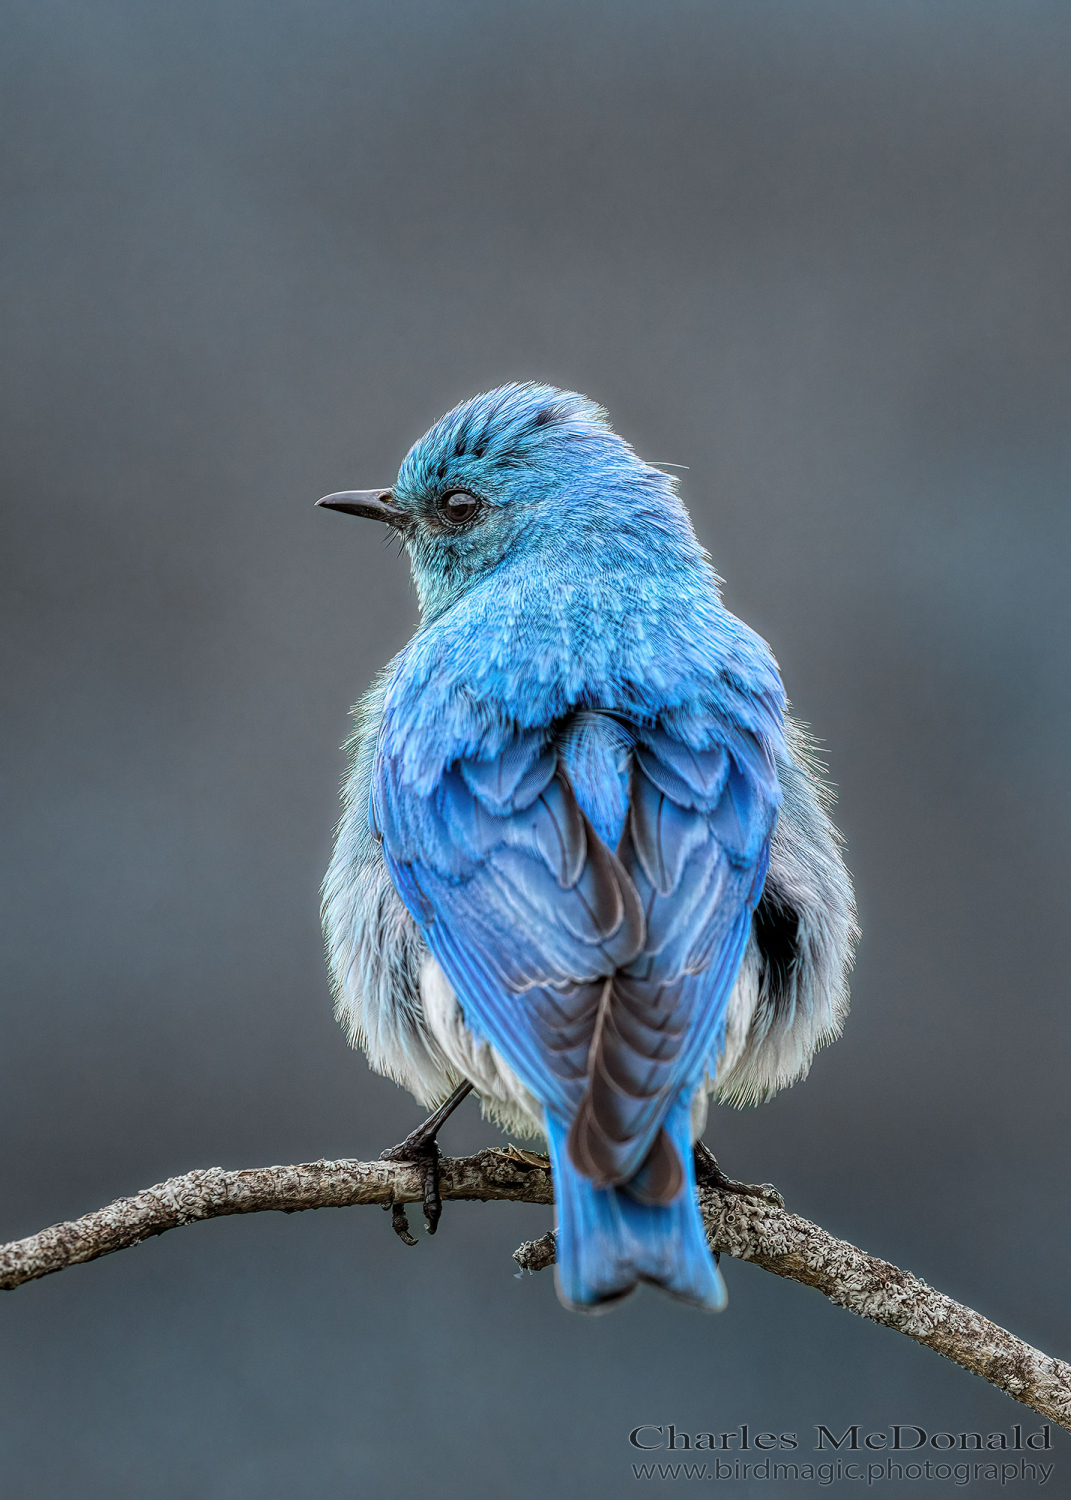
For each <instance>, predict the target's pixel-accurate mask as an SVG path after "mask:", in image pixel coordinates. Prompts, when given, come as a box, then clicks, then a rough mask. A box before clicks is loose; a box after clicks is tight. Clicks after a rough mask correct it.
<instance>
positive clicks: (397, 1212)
mask: <svg viewBox="0 0 1071 1500" xmlns="http://www.w3.org/2000/svg"><path fill="white" fill-rule="evenodd" d="M384 1207H385V1208H389V1209H390V1227H391V1228H392V1229H393V1230H394V1233H395V1234H396V1235H397V1236H398V1238H399V1239H400V1240H401V1242H402V1244H403V1245H415V1244H416V1240H415V1239H414V1238H413V1236H412V1235H411V1234H410V1233H409V1219H408V1217H407V1215H406V1212H405V1204H404V1203H387V1204H384Z"/></svg>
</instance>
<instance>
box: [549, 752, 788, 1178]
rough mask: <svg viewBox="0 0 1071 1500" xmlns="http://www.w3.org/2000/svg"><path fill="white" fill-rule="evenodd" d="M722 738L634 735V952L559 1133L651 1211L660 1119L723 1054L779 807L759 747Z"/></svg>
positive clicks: (611, 994)
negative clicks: (640, 939) (637, 918)
mask: <svg viewBox="0 0 1071 1500" xmlns="http://www.w3.org/2000/svg"><path fill="white" fill-rule="evenodd" d="M722 739H723V743H722V744H720V745H716V746H715V747H714V748H713V749H709V750H701V751H697V750H694V749H691V748H690V747H688V746H687V745H685V744H683V743H682V742H681V741H680V740H678V739H676V738H675V737H674V736H672V735H671V734H669V733H667V732H666V731H665V730H663V729H640V730H638V731H637V744H636V748H635V753H634V756H633V764H632V779H631V787H630V794H629V812H628V819H627V822H626V825H625V832H624V835H623V837H622V839H621V843H620V845H619V848H618V855H619V858H620V859H621V862H622V864H623V866H624V868H625V870H626V872H627V873H628V876H629V878H630V880H631V881H632V883H633V885H634V887H635V889H636V892H637V894H638V896H639V898H640V902H641V905H642V908H643V912H644V928H645V935H644V943H643V947H642V949H641V951H640V952H639V953H638V954H637V955H636V957H635V958H634V959H631V960H630V961H629V962H628V963H626V964H624V965H622V967H621V968H620V969H619V970H618V972H617V973H616V974H615V975H614V976H613V980H612V982H611V984H610V985H609V986H608V988H607V992H606V995H605V998H604V1001H603V1005H602V1008H601V1012H600V1016H599V1020H598V1025H597V1029H596V1034H595V1037H594V1039H593V1045H592V1051H591V1056H590V1059H589V1078H590V1082H589V1087H588V1090H587V1092H586V1094H585V1097H584V1099H583V1101H582V1104H581V1107H580V1109H579V1110H578V1112H577V1115H576V1117H575V1118H574V1121H573V1125H572V1130H571V1132H570V1141H569V1145H570V1152H571V1155H572V1157H573V1160H574V1161H575V1162H576V1164H577V1165H578V1166H579V1167H581V1169H582V1170H583V1171H584V1172H585V1173H586V1174H587V1175H588V1176H589V1177H593V1178H595V1179H596V1180H597V1181H610V1182H629V1183H630V1190H631V1191H632V1192H633V1193H634V1195H635V1196H642V1197H645V1198H648V1199H649V1200H650V1201H652V1202H667V1201H669V1200H670V1199H672V1198H673V1197H675V1196H676V1193H677V1191H678V1190H679V1187H680V1182H681V1176H680V1172H681V1163H680V1161H679V1158H678V1156H677V1153H676V1151H675V1150H674V1149H673V1148H672V1146H671V1144H670V1142H669V1140H668V1137H667V1136H666V1134H665V1132H664V1131H663V1130H662V1122H663V1120H664V1118H665V1115H666V1111H667V1109H668V1108H669V1106H670V1104H671V1103H672V1101H673V1100H674V1099H675V1098H677V1097H678V1096H679V1095H681V1094H684V1095H685V1096H686V1097H687V1098H689V1099H690V1098H691V1095H692V1094H693V1093H694V1091H695V1090H696V1089H697V1088H698V1087H699V1085H700V1083H701V1082H702V1079H703V1075H704V1073H705V1072H706V1070H707V1069H708V1067H710V1066H711V1064H712V1062H713V1060H714V1059H715V1058H716V1056H717V1054H718V1053H719V1052H720V1050H721V1047H722V1045H723V1040H724V1028H725V1012H726V1007H727V1004H728V1000H729V995H730V993H731V991H732V987H733V984H734V982H735V979H736V974H737V970H738V968H739V966H740V960H741V958H742V957H743V952H744V948H745V946H746V944H747V939H748V934H749V931H750V928H751V918H752V914H753V912H754V909H755V905H756V903H757V902H758V900H759V897H760V896H761V894H762V885H763V881H764V879H765V876H766V866H767V862H768V859H769V843H770V834H771V832H772V830H773V824H774V819H775V817H776V813H777V806H778V802H779V795H780V789H779V784H778V780H777V773H776V770H775V766H774V761H773V757H772V755H771V754H770V752H769V750H768V748H767V747H766V746H765V745H764V744H763V742H762V741H761V740H760V739H758V738H756V737H755V736H754V735H752V734H751V733H750V732H748V731H746V730H743V729H740V728H738V727H733V728H726V730H725V731H724V733H723V735H722ZM641 1169H642V1172H641ZM637 1174H640V1175H639V1176H637Z"/></svg>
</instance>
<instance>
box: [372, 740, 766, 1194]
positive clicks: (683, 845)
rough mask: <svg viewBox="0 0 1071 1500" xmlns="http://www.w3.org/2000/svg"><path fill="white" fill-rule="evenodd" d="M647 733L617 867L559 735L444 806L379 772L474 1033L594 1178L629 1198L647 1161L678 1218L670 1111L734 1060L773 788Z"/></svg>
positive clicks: (463, 779)
mask: <svg viewBox="0 0 1071 1500" xmlns="http://www.w3.org/2000/svg"><path fill="white" fill-rule="evenodd" d="M617 732H618V733H619V732H620V731H619V730H618V731H617ZM635 733H636V736H637V740H636V745H635V751H634V756H633V766H632V774H631V786H630V793H629V812H628V818H627V824H626V829H625V833H624V836H623V837H622V840H621V844H620V846H619V849H618V853H617V854H616V855H615V854H614V853H612V852H611V851H610V850H609V849H608V848H607V847H606V845H605V844H604V843H602V842H601V841H600V839H599V838H598V837H597V835H596V834H595V832H594V829H593V828H592V826H591V823H590V822H589V820H588V818H587V817H586V816H585V814H584V813H583V811H582V810H581V807H582V804H587V805H591V802H592V801H593V794H594V791H595V789H593V788H588V787H585V786H583V785H577V786H576V787H575V788H574V785H573V784H572V781H571V780H570V775H569V772H568V771H567V770H566V768H565V764H564V761H563V759H562V757H561V756H560V755H559V752H558V749H557V748H556V746H555V744H554V742H553V740H552V739H551V738H550V737H549V736H548V735H547V734H545V733H544V732H542V731H527V732H522V733H519V734H518V735H516V736H515V738H514V739H513V740H512V741H511V743H510V744H509V745H508V746H507V747H506V749H505V750H504V751H503V752H502V753H501V754H499V755H497V756H495V757H494V758H492V759H487V760H482V759H479V758H476V757H473V758H469V759H462V760H459V761H456V762H454V764H453V765H451V766H450V767H449V768H448V769H447V770H446V772H445V773H444V774H443V776H442V777H441V778H440V780H439V781H438V783H437V784H436V786H435V787H434V789H433V790H432V792H431V793H430V795H425V794H423V793H422V792H421V793H418V792H416V791H414V790H413V789H412V788H411V787H409V786H408V785H407V784H406V781H405V779H404V776H403V773H402V768H401V766H400V764H399V763H398V762H397V761H396V760H395V759H393V758H392V757H390V756H389V755H387V754H384V753H381V754H380V757H379V759H378V761H377V765H376V770H375V775H374V780H373V790H372V806H371V815H372V825H373V829H374V831H375V832H376V834H377V835H378V836H379V837H380V838H381V839H382V842H383V849H384V854H385V857H386V860H387V864H388V868H389V869H390V872H391V877H392V879H393V881H394V883H395V886H396V888H397V890H398V892H399V894H400V895H401V897H402V900H403V901H404V902H405V903H406V905H407V906H408V908H409V910H410V911H411V912H412V914H413V916H414V917H415V918H416V920H417V921H418V922H419V923H420V925H421V927H422V928H423V930H424V934H425V937H426V940H427V943H428V946H429V948H430V949H431V951H432V953H433V954H434V955H435V957H436V959H437V960H438V961H439V963H440V964H441V966H442V968H443V970H444V971H445V973H446V975H447V977H448V978H449V980H450V982H451V984H452V985H453V987H454V989H455V992H456V993H457V996H458V999H459V1001H460V1003H461V1006H462V1009H463V1010H464V1013H465V1018H466V1022H467V1023H468V1025H469V1026H470V1027H471V1028H472V1029H473V1030H475V1031H477V1032H478V1033H480V1034H481V1035H482V1036H484V1037H486V1038H487V1040H488V1041H490V1042H491V1043H492V1045H493V1046H494V1047H495V1048H496V1049H497V1051H498V1052H499V1053H500V1054H501V1055H502V1057H503V1058H504V1059H505V1061H506V1062H507V1063H508V1064H509V1065H510V1067H512V1068H513V1069H514V1071H515V1072H516V1073H517V1074H518V1076H519V1077H520V1078H521V1080H522V1081H523V1082H524V1084H525V1085H526V1086H527V1087H528V1088H529V1089H530V1090H531V1092H532V1093H533V1094H534V1095H535V1097H536V1098H537V1099H539V1100H541V1101H542V1103H543V1104H544V1105H546V1106H547V1107H548V1108H549V1109H552V1110H554V1111H555V1112H556V1113H558V1114H559V1115H560V1116H562V1117H563V1118H564V1119H565V1120H567V1121H568V1120H572V1122H573V1123H572V1131H571V1135H570V1151H571V1154H572V1156H573V1159H574V1161H575V1162H576V1164H577V1165H578V1166H579V1167H580V1168H581V1170H583V1171H584V1172H585V1173H586V1174H587V1175H588V1176H590V1177H592V1178H593V1179H594V1180H596V1181H602V1182H624V1181H629V1180H630V1179H633V1178H635V1177H636V1174H637V1173H638V1172H639V1170H640V1168H641V1167H643V1166H644V1163H645V1160H646V1159H647V1158H648V1157H649V1156H650V1157H651V1161H649V1162H648V1164H647V1166H646V1167H645V1173H646V1183H645V1184H641V1185H640V1190H642V1192H643V1193H644V1195H645V1196H649V1197H650V1198H651V1199H652V1201H667V1200H668V1198H671V1197H673V1196H675V1195H676V1192H677V1190H678V1189H679V1186H680V1180H681V1179H680V1175H679V1174H680V1166H679V1162H677V1158H676V1155H675V1153H672V1152H671V1151H670V1152H668V1153H667V1151H666V1150H665V1149H662V1150H661V1154H660V1152H659V1151H658V1150H655V1149H654V1147H655V1146H656V1145H657V1143H658V1142H659V1141H660V1139H661V1135H660V1131H661V1125H662V1121H663V1119H664V1118H665V1114H666V1111H667V1110H668V1109H669V1107H670V1105H671V1103H672V1102H673V1100H674V1099H675V1098H677V1097H678V1096H679V1095H680V1094H681V1092H682V1090H683V1089H686V1088H687V1089H689V1090H690V1091H692V1092H694V1090H695V1088H696V1087H698V1084H699V1083H700V1081H701V1079H702V1076H703V1072H704V1070H705V1069H706V1067H707V1065H708V1063H709V1061H710V1059H711V1056H712V1054H714V1053H715V1052H716V1050H717V1049H718V1047H719V1046H720V1040H721V1032H722V1029H723V1024H724V1011H725V1004H726V1002H727V999H728V995H729V992H730V990H731V988H732V984H733V980H734V979H735V976H736V970H737V967H738V965H739V962H740V957H741V955H742V952H743V947H744V944H745V942H746V940H747V933H748V929H749V925H750V921H751V913H752V910H753V908H754V904H755V902H756V901H757V900H758V897H759V894H760V893H761V888H762V880H763V876H764V874H765V863H766V857H767V850H768V841H769V834H770V829H771V827H772V822H773V817H774V813H775V810H776V800H777V793H776V775H775V773H774V770H773V765H772V761H771V760H770V758H769V757H768V756H767V755H766V753H765V751H764V750H763V749H762V747H761V745H760V743H759V741H758V740H756V739H754V738H753V737H752V736H750V735H748V734H746V733H744V732H742V731H739V730H734V731H733V732H732V733H731V734H727V735H726V736H725V740H726V743H725V744H723V745H719V746H718V747H717V748H715V749H713V750H709V751H693V750H690V749H688V748H687V747H686V746H684V745H683V744H681V743H680V742H679V741H677V740H675V739H674V738H672V737H671V736H670V735H669V734H668V733H666V732H664V731H662V730H637V731H636V732H635ZM577 774H578V770H577V767H576V766H575V765H574V766H573V775H574V776H575V775H577ZM581 774H582V773H581ZM674 1162H677V1165H676V1168H675V1172H676V1175H674V1167H673V1163H674Z"/></svg>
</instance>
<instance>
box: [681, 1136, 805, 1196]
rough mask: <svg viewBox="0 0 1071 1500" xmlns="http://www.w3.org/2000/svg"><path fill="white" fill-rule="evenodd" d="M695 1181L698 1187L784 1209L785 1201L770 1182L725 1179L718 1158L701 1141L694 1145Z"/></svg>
mask: <svg viewBox="0 0 1071 1500" xmlns="http://www.w3.org/2000/svg"><path fill="white" fill-rule="evenodd" d="M695 1180H696V1182H697V1184H698V1185H699V1186H700V1187H709V1188H716V1189H717V1190H718V1192H719V1193H739V1194H740V1196H741V1197H743V1198H761V1199H762V1201H763V1202H764V1203H769V1204H771V1205H772V1206H773V1207H774V1208H784V1206H785V1200H784V1198H782V1196H781V1194H780V1193H779V1192H778V1191H777V1189H776V1188H775V1187H774V1185H773V1183H772V1182H737V1181H736V1179H735V1178H734V1177H726V1175H725V1173H724V1172H723V1171H722V1169H721V1168H720V1167H719V1166H718V1158H717V1157H716V1156H715V1155H714V1153H713V1151H711V1149H710V1147H709V1146H705V1145H704V1144H703V1142H702V1141H696V1143H695Z"/></svg>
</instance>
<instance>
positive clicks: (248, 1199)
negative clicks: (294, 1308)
mask: <svg viewBox="0 0 1071 1500" xmlns="http://www.w3.org/2000/svg"><path fill="white" fill-rule="evenodd" d="M441 1191H442V1196H443V1198H444V1199H446V1198H452V1199H459V1198H469V1199H473V1198H475V1199H480V1200H482V1201H488V1200H491V1199H512V1200H514V1201H515V1202H520V1203H552V1202H553V1201H554V1192H553V1186H552V1183H551V1177H550V1170H549V1164H548V1163H547V1160H546V1158H545V1157H541V1156H536V1155H535V1154H534V1153H532V1152H529V1151H518V1150H516V1148H514V1147H512V1146H510V1147H508V1148H506V1149H504V1150H496V1149H491V1150H487V1151H481V1152H479V1154H478V1155H476V1156H466V1157H444V1158H443V1161H442V1169H441ZM422 1196H423V1175H422V1172H421V1170H420V1169H419V1168H416V1167H410V1166H407V1165H406V1164H404V1163H398V1162H383V1161H375V1162H359V1161H317V1162H308V1163H305V1164H304V1165H300V1166H292V1167H254V1168H251V1169H249V1170H247V1171H239V1172H225V1171H223V1169H222V1168H221V1167H209V1168H207V1169H204V1170H201V1171H194V1172H187V1173H186V1174H185V1175H184V1176H182V1177H171V1178H169V1179H168V1180H167V1182H161V1183H158V1184H157V1186H156V1187H151V1188H146V1189H145V1190H144V1191H143V1192H141V1193H138V1194H137V1195H136V1196H135V1197H133V1198H119V1199H117V1200H116V1201H115V1202H114V1203H111V1204H109V1205H108V1207H107V1208H100V1209H97V1210H96V1212H95V1213H91V1214H86V1215H85V1216H84V1217H83V1218H81V1219H73V1220H71V1221H70V1222H69V1223H66V1224H55V1225H53V1226H52V1228H51V1229H43V1230H42V1231H41V1232H40V1234H33V1235H30V1236H29V1237H28V1238H26V1239H23V1240H12V1241H11V1243H10V1244H7V1245H2V1246H0V1290H3V1291H11V1290H13V1289H14V1288H15V1287H17V1286H21V1285H22V1284H23V1282H26V1281H34V1280H36V1279H37V1278H38V1277H40V1276H48V1275H50V1274H51V1273H52V1272H53V1271H62V1270H63V1269H64V1268H65V1267H66V1266H73V1265H77V1264H78V1263H79V1262H80V1261H87V1260H96V1259H97V1257H98V1256H101V1255H110V1254H111V1253H112V1251H113V1250H124V1249H126V1248H127V1247H128V1246H130V1245H136V1244H139V1243H140V1241H142V1240H145V1239H149V1238H150V1237H151V1236H152V1235H155V1234H163V1233H164V1231H165V1230H168V1229H176V1228H178V1226H179V1225H180V1224H192V1223H193V1222H194V1221H195V1220H197V1219H213V1218H218V1217H220V1216H222V1215H224V1214H251V1213H261V1212H263V1211H264V1210H266V1209H275V1210H279V1211H281V1212H282V1213H298V1212H300V1211H301V1210H302V1209H307V1208H349V1207H351V1206H352V1205H354V1204H358V1203H378V1204H390V1203H419V1202H420V1200H421V1198H422ZM699 1200H700V1206H701V1208H702V1211H703V1219H704V1222H705V1224H706V1229H707V1236H708V1239H709V1241H710V1244H711V1247H712V1248H713V1249H714V1250H716V1251H718V1252H720V1253H721V1254H723V1255H732V1256H735V1257H736V1258H737V1259H738V1260H750V1261H754V1262H755V1264H756V1265H759V1266H762V1267H763V1269H764V1270H767V1271H772V1272H774V1274H775V1275H777V1276H786V1277H788V1278H790V1279H791V1280H793V1281H801V1282H803V1284H804V1285H805V1286H813V1287H815V1288H817V1290H818V1291H820V1292H822V1293H823V1294H824V1295H825V1296H826V1297H828V1298H829V1299H830V1301H831V1302H835V1303H836V1304H837V1306H838V1307H844V1308H847V1310H848V1311H849V1312H853V1313H857V1314H858V1315H859V1316H860V1317H863V1318H870V1319H871V1320H872V1321H873V1322H875V1323H881V1324H883V1325H884V1326H885V1327H886V1328H895V1329H896V1330H897V1331H898V1332H900V1333H905V1334H907V1336H908V1338H912V1339H914V1340H915V1341H916V1342H917V1343H920V1344H925V1345H926V1346H927V1347H928V1348H930V1349H935V1350H936V1351H937V1353H938V1354H943V1355H945V1356H946V1358H948V1359H951V1360H954V1361H955V1363H956V1364H958V1365H962V1366H963V1368H964V1369H965V1370H970V1371H971V1372H972V1373H973V1374H975V1375H980V1376H981V1377H982V1379H983V1380H988V1381H989V1383H990V1384H991V1385H995V1386H996V1387H997V1388H998V1389H999V1390H1002V1391H1004V1392H1005V1393H1006V1394H1007V1395H1009V1396H1011V1397H1013V1398H1014V1399H1015V1400H1016V1401H1021V1402H1022V1403H1023V1405H1024V1406H1029V1407H1031V1408H1032V1409H1033V1410H1034V1411H1036V1412H1037V1413H1038V1414H1039V1415H1040V1416H1042V1417H1044V1418H1045V1419H1046V1420H1047V1421H1050V1422H1054V1423H1056V1424H1057V1425H1058V1426H1060V1427H1064V1428H1067V1429H1068V1430H1069V1431H1071V1365H1068V1364H1066V1363H1065V1362H1064V1361H1063V1360H1058V1359H1053V1358H1052V1357H1051V1356H1050V1355H1047V1354H1043V1353H1042V1352H1041V1350H1040V1349H1034V1348H1032V1347H1031V1346H1030V1345H1029V1344H1024V1343H1023V1342H1022V1340H1021V1339H1017V1338H1015V1337H1014V1336H1013V1335H1012V1334H1010V1333H1008V1332H1007V1331H1006V1330H1005V1329H1003V1328H1000V1327H998V1326H997V1324H995V1323H991V1322H990V1321H989V1320H988V1318H983V1317H982V1316H981V1314H980V1313H976V1312H974V1311H972V1309H971V1308H969V1307H963V1306H961V1304H960V1303H958V1302H953V1301H952V1299H951V1297H946V1296H944V1294H943V1293H941V1292H936V1291H934V1289H933V1288H932V1287H930V1286H927V1285H926V1283H925V1282H924V1281H920V1280H919V1279H918V1277H916V1276H912V1275H911V1273H910V1272H908V1271H901V1270H899V1269H898V1268H897V1267H896V1266H893V1265H890V1264H889V1263H888V1262H887V1261H883V1260H877V1259H875V1257H874V1256H871V1255H867V1254H866V1253H865V1252H864V1251H862V1250H859V1249H857V1248H856V1247H855V1246H854V1245H850V1244H848V1243H847V1241H845V1240H838V1239H836V1238H834V1236H833V1235H831V1234H827V1233H826V1231H825V1230H824V1229H820V1228H819V1227H818V1225H816V1224H812V1223H810V1222H809V1221H808V1220H807V1219H802V1218H800V1217H799V1216H798V1215H796V1214H791V1213H789V1212H788V1211H787V1210H785V1209H783V1208H779V1207H777V1206H776V1205H775V1204H773V1203H772V1202H770V1201H769V1200H763V1199H760V1198H754V1197H744V1196H741V1195H739V1194H736V1193H729V1192H721V1191H718V1190H716V1189H712V1188H701V1189H700V1192H699ZM515 1259H516V1260H517V1262H518V1264H519V1265H520V1266H521V1267H522V1268H524V1269H527V1270H540V1269H542V1268H543V1267H544V1266H548V1265H550V1264H551V1262H552V1261H553V1259H554V1241H553V1236H551V1235H544V1236H543V1238H542V1239H540V1240H535V1241H530V1242H528V1243H527V1244H524V1245H522V1246H521V1247H520V1249H519V1250H517V1251H516V1253H515Z"/></svg>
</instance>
